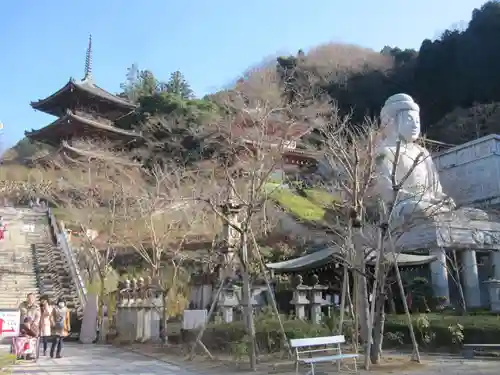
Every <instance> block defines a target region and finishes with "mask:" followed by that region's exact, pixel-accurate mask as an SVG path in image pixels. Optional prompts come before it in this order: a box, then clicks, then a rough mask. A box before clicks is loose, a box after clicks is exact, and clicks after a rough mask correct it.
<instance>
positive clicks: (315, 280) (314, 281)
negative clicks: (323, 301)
mask: <svg viewBox="0 0 500 375" xmlns="http://www.w3.org/2000/svg"><path fill="white" fill-rule="evenodd" d="M311 283H312V285H313V286H314V285H318V284H319V276H318V275H316V274H313V275H312V276H311Z"/></svg>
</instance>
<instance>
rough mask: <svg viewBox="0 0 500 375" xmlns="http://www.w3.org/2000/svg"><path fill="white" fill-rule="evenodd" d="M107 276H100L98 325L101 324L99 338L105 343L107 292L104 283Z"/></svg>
mask: <svg viewBox="0 0 500 375" xmlns="http://www.w3.org/2000/svg"><path fill="white" fill-rule="evenodd" d="M105 280H106V278H105V277H104V275H103V277H100V283H101V285H100V291H99V311H100V318H99V323H98V326H99V337H98V338H97V340H98V341H99V342H100V343H105V342H106V332H104V319H105V316H104V305H105V303H104V295H105V293H106V291H105V285H104V282H105Z"/></svg>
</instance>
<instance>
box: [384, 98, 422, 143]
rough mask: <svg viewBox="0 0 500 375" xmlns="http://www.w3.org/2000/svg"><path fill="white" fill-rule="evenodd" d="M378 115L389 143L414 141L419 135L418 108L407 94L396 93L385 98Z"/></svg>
mask: <svg viewBox="0 0 500 375" xmlns="http://www.w3.org/2000/svg"><path fill="white" fill-rule="evenodd" d="M380 117H381V120H382V127H383V132H384V136H385V139H386V140H387V141H388V142H389V143H392V142H396V141H397V140H402V141H405V142H414V141H415V140H417V138H418V137H419V135H420V110H419V107H418V104H416V103H415V102H414V101H413V99H412V97H411V96H409V95H406V94H396V95H393V96H391V97H390V98H389V99H387V101H386V102H385V105H384V107H383V108H382V111H381V113H380Z"/></svg>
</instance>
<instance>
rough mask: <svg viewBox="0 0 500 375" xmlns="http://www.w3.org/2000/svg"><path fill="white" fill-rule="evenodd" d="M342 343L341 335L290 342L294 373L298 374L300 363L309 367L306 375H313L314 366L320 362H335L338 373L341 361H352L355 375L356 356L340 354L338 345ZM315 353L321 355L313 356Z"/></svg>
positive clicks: (343, 338)
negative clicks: (293, 350)
mask: <svg viewBox="0 0 500 375" xmlns="http://www.w3.org/2000/svg"><path fill="white" fill-rule="evenodd" d="M343 343H345V337H344V336H343V335H340V336H325V337H311V338H305V339H293V340H290V346H291V347H292V348H294V349H295V373H296V374H298V373H299V365H300V364H301V363H302V364H306V365H310V366H311V369H310V370H309V371H308V372H307V375H309V374H310V375H314V365H315V364H316V363H322V362H331V363H334V362H335V363H337V369H338V370H339V371H340V364H341V362H342V360H343V359H352V360H353V361H354V371H355V372H356V373H357V372H358V366H357V363H356V359H357V358H358V354H350V353H349V354H342V349H341V348H340V344H343ZM315 353H316V354H320V353H321V355H315Z"/></svg>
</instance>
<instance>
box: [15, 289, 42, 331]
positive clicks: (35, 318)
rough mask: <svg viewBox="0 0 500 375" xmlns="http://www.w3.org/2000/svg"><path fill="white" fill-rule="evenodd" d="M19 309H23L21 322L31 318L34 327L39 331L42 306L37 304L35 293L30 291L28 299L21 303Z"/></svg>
mask: <svg viewBox="0 0 500 375" xmlns="http://www.w3.org/2000/svg"><path fill="white" fill-rule="evenodd" d="M19 310H20V311H21V324H23V323H24V321H25V320H26V318H29V320H30V321H31V327H32V329H34V330H36V331H38V328H39V326H40V306H38V305H37V304H36V299H35V295H34V294H33V293H28V295H27V296H26V301H24V302H23V303H21V305H20V306H19Z"/></svg>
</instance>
